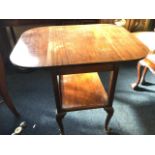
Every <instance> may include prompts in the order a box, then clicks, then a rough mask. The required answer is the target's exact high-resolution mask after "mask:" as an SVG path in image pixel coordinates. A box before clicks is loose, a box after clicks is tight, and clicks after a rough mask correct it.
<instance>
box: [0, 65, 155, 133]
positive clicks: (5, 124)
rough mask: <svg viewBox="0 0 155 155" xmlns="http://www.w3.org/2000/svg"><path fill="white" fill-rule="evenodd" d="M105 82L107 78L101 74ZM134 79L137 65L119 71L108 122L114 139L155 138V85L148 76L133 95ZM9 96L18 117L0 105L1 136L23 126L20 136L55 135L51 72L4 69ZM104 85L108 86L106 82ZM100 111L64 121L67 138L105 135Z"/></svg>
mask: <svg viewBox="0 0 155 155" xmlns="http://www.w3.org/2000/svg"><path fill="white" fill-rule="evenodd" d="M100 76H101V79H102V81H103V83H104V82H106V80H107V78H108V74H103V73H101V74H100ZM135 79H136V62H134V63H127V64H125V65H123V66H121V67H120V71H119V76H118V81H117V86H116V93H115V99H114V102H113V105H114V109H115V112H114V116H113V117H112V120H111V122H110V127H111V128H112V129H113V130H112V131H113V132H112V134H114V135H154V134H155V116H154V114H155V95H154V93H155V81H154V76H153V75H152V74H151V73H150V72H149V73H148V74H147V77H146V80H147V81H149V82H148V83H147V85H145V86H141V89H140V90H138V91H133V90H132V89H131V87H130V84H131V83H132V82H133V81H135ZM7 80H8V87H9V92H10V95H11V97H12V99H13V101H14V104H15V106H16V107H17V109H18V111H19V112H20V114H21V118H18V119H17V118H16V117H14V116H13V114H12V113H11V112H10V111H9V110H8V108H7V107H6V106H5V104H1V103H0V135H10V134H11V133H12V132H13V131H14V129H15V128H16V127H17V126H18V125H19V124H20V123H21V122H22V121H26V123H27V127H26V128H25V129H24V130H23V132H22V134H23V135H58V134H59V132H58V126H57V123H56V121H55V111H56V107H55V101H54V96H53V90H52V82H51V74H50V70H43V69H37V70H32V71H29V72H28V73H21V72H19V70H18V69H16V68H14V67H13V66H12V65H11V66H10V65H9V66H7ZM106 83H107V82H106ZM105 117H106V113H105V112H104V110H103V109H98V110H86V111H78V112H71V113H68V114H67V115H66V117H65V119H64V128H65V134H67V135H104V134H106V133H105V131H104V130H103V122H104V120H105Z"/></svg>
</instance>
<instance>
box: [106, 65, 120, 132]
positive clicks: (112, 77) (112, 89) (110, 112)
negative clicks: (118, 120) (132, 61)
mask: <svg viewBox="0 0 155 155" xmlns="http://www.w3.org/2000/svg"><path fill="white" fill-rule="evenodd" d="M118 71H119V68H118V67H116V66H115V67H114V69H113V71H111V73H110V81H109V92H108V95H109V104H108V106H107V107H105V108H104V110H105V111H106V112H107V114H108V115H107V117H106V120H105V126H104V128H105V130H106V131H107V133H109V132H110V131H111V129H110V128H108V125H109V122H110V120H111V118H112V116H113V113H114V109H113V107H112V104H113V99H114V94H115V87H116V82H117V76H118Z"/></svg>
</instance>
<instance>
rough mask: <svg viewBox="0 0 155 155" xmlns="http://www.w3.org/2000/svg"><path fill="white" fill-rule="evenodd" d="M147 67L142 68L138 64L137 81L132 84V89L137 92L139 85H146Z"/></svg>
mask: <svg viewBox="0 0 155 155" xmlns="http://www.w3.org/2000/svg"><path fill="white" fill-rule="evenodd" d="M147 71H148V68H147V67H144V66H142V65H141V64H140V63H139V62H138V64H137V81H136V82H134V83H132V84H131V87H132V89H134V90H136V89H137V88H138V85H139V84H144V83H145V77H146V73H147Z"/></svg>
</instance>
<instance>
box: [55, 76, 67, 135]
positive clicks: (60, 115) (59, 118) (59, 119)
mask: <svg viewBox="0 0 155 155" xmlns="http://www.w3.org/2000/svg"><path fill="white" fill-rule="evenodd" d="M58 78H59V79H58ZM60 78H61V76H57V75H52V81H53V91H54V97H55V101H56V109H57V114H56V121H57V123H58V126H59V131H60V134H64V126H63V123H62V119H63V118H64V116H65V114H66V113H65V112H62V110H61V104H62V103H61V101H62V100H61V90H60V87H61V86H60V84H61V82H60Z"/></svg>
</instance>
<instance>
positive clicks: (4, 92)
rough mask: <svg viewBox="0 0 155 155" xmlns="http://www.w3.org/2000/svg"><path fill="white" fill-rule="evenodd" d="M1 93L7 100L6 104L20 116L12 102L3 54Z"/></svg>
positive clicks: (0, 81)
mask: <svg viewBox="0 0 155 155" xmlns="http://www.w3.org/2000/svg"><path fill="white" fill-rule="evenodd" d="M0 95H2V98H3V100H4V102H5V104H6V105H7V106H8V108H9V109H10V110H11V111H12V112H13V114H15V115H16V116H19V113H18V112H17V110H16V108H15V106H14V104H13V102H12V99H11V97H10V96H9V93H8V89H7V82H6V76H5V69H4V63H3V60H2V56H1V55H0Z"/></svg>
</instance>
